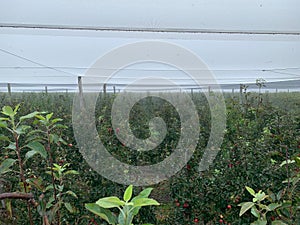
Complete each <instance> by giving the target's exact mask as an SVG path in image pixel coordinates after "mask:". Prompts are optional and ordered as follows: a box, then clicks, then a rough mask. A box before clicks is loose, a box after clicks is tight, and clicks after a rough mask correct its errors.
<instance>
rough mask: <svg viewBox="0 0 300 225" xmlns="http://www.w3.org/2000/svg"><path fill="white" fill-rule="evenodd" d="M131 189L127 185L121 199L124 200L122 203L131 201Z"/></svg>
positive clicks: (130, 186)
mask: <svg viewBox="0 0 300 225" xmlns="http://www.w3.org/2000/svg"><path fill="white" fill-rule="evenodd" d="M132 188H133V186H132V185H129V186H128V187H127V188H126V190H125V192H124V196H123V199H124V201H126V202H127V201H129V200H130V199H131V197H132Z"/></svg>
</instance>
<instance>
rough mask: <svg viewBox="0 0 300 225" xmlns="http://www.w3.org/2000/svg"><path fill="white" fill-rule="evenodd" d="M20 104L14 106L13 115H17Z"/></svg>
mask: <svg viewBox="0 0 300 225" xmlns="http://www.w3.org/2000/svg"><path fill="white" fill-rule="evenodd" d="M20 105H21V104H18V105H16V107H15V109H14V114H17V112H18V110H19V108H20Z"/></svg>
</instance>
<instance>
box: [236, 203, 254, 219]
mask: <svg viewBox="0 0 300 225" xmlns="http://www.w3.org/2000/svg"><path fill="white" fill-rule="evenodd" d="M254 205H255V204H254V203H253V202H243V203H241V204H239V206H242V208H241V210H240V214H239V216H242V215H243V214H244V213H245V212H247V211H248V210H249V209H251V208H252V206H254Z"/></svg>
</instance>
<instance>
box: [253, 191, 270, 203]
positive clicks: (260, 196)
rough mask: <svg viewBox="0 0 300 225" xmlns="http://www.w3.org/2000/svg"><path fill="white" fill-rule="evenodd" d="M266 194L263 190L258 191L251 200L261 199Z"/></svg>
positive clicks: (264, 197) (265, 196)
mask: <svg viewBox="0 0 300 225" xmlns="http://www.w3.org/2000/svg"><path fill="white" fill-rule="evenodd" d="M267 197H268V195H266V194H265V192H259V193H256V194H255V197H254V198H253V202H257V201H262V200H264V199H266V198H267Z"/></svg>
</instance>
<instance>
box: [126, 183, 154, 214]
mask: <svg viewBox="0 0 300 225" xmlns="http://www.w3.org/2000/svg"><path fill="white" fill-rule="evenodd" d="M152 190H153V188H146V189H144V190H143V191H141V192H140V193H139V195H137V196H135V197H134V198H133V199H132V200H131V202H133V201H135V200H136V199H139V198H148V197H149V195H150V194H151V192H152ZM140 209H141V207H135V208H134V209H133V210H132V214H133V215H134V216H135V215H137V214H138V213H139V211H140Z"/></svg>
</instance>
